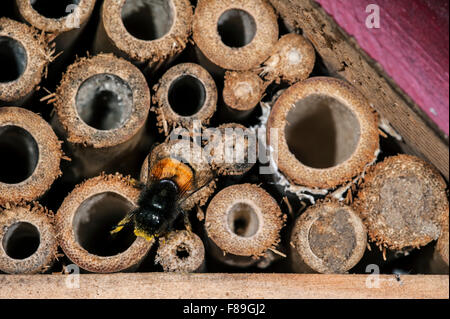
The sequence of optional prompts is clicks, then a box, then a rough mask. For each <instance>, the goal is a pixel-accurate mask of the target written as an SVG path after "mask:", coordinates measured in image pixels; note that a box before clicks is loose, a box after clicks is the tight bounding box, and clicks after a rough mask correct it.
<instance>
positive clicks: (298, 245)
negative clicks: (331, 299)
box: [291, 202, 367, 273]
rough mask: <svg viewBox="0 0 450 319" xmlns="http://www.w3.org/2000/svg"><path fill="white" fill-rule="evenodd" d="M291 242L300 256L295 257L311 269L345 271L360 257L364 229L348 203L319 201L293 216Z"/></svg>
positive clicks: (362, 251)
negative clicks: (300, 213) (294, 221)
mask: <svg viewBox="0 0 450 319" xmlns="http://www.w3.org/2000/svg"><path fill="white" fill-rule="evenodd" d="M291 244H292V245H293V247H295V248H294V253H295V254H298V256H299V257H300V259H299V260H298V261H299V262H303V263H305V264H306V265H307V266H308V267H309V268H311V269H312V270H314V271H316V272H319V273H345V272H347V271H348V270H350V269H351V268H353V267H354V266H355V265H356V264H357V263H358V262H359V261H360V260H361V258H362V257H363V255H364V252H365V250H366V246H367V232H366V228H365V227H364V224H363V222H362V221H361V219H360V218H359V216H358V215H357V214H356V213H355V212H354V211H353V209H352V208H351V207H349V206H345V205H343V204H341V203H338V202H321V203H318V204H316V205H314V206H312V207H310V208H309V209H308V210H306V211H305V212H304V213H303V214H302V215H301V216H300V218H298V219H297V221H296V223H295V226H294V229H293V231H292V235H291ZM294 260H295V259H294ZM294 262H295V261H294ZM294 268H295V265H294Z"/></svg>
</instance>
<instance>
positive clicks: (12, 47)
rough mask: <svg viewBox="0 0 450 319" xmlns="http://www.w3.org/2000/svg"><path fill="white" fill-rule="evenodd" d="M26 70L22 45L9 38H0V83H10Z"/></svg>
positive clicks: (25, 58) (25, 59) (25, 54)
mask: <svg viewBox="0 0 450 319" xmlns="http://www.w3.org/2000/svg"><path fill="white" fill-rule="evenodd" d="M26 68H27V52H26V51H25V48H24V47H23V45H22V44H21V43H20V42H19V41H17V40H15V39H13V38H9V37H4V36H0V83H6V82H12V81H15V80H17V79H18V78H20V77H21V76H22V74H23V73H24V72H25V69H26Z"/></svg>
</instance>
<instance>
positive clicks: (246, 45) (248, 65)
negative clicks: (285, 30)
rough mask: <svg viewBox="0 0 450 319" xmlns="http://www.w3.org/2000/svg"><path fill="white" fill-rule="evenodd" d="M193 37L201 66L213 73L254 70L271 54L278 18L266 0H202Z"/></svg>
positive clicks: (194, 25) (197, 12) (195, 20)
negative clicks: (205, 66)
mask: <svg viewBox="0 0 450 319" xmlns="http://www.w3.org/2000/svg"><path fill="white" fill-rule="evenodd" d="M193 38H194V41H195V43H196V45H197V46H198V48H199V50H197V53H198V55H199V59H200V60H201V64H202V65H204V64H205V65H208V67H207V69H208V70H209V71H210V72H211V73H214V74H218V75H219V74H223V70H235V71H245V70H250V69H254V68H256V67H258V66H259V65H260V64H261V63H262V62H264V60H266V59H267V58H268V57H269V55H270V54H271V52H272V50H273V47H274V46H275V44H276V42H277V40H278V24H277V17H276V15H275V12H274V10H273V8H272V7H271V6H270V4H269V3H268V2H266V1H265V0H254V1H247V0H199V1H198V3H197V8H196V10H195V15H194V24H193Z"/></svg>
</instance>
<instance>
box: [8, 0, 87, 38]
mask: <svg viewBox="0 0 450 319" xmlns="http://www.w3.org/2000/svg"><path fill="white" fill-rule="evenodd" d="M16 3H17V7H18V9H19V13H20V15H21V16H22V17H23V18H24V19H25V21H27V22H28V23H29V24H31V25H32V26H33V27H35V28H37V29H39V30H42V31H45V32H48V33H54V34H60V33H63V32H67V31H70V30H74V29H77V28H79V27H80V25H83V24H85V23H86V22H87V21H88V20H89V17H90V16H91V14H92V11H93V10H94V6H95V0H57V1H49V0H34V1H32V0H16ZM49 6H51V8H52V9H51V10H50V9H49Z"/></svg>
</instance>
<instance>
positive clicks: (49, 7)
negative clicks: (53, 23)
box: [30, 0, 81, 19]
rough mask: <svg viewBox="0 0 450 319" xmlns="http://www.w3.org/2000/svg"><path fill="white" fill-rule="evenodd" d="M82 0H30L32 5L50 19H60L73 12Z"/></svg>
mask: <svg viewBox="0 0 450 319" xmlns="http://www.w3.org/2000/svg"><path fill="white" fill-rule="evenodd" d="M80 1H81V0H57V1H55V0H30V3H31V7H32V8H33V9H34V10H36V12H38V13H39V14H40V15H42V16H44V17H46V18H49V19H60V18H64V17H66V16H68V15H69V14H71V13H72V12H73V11H74V10H75V8H76V7H77V6H78V5H79V4H80Z"/></svg>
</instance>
